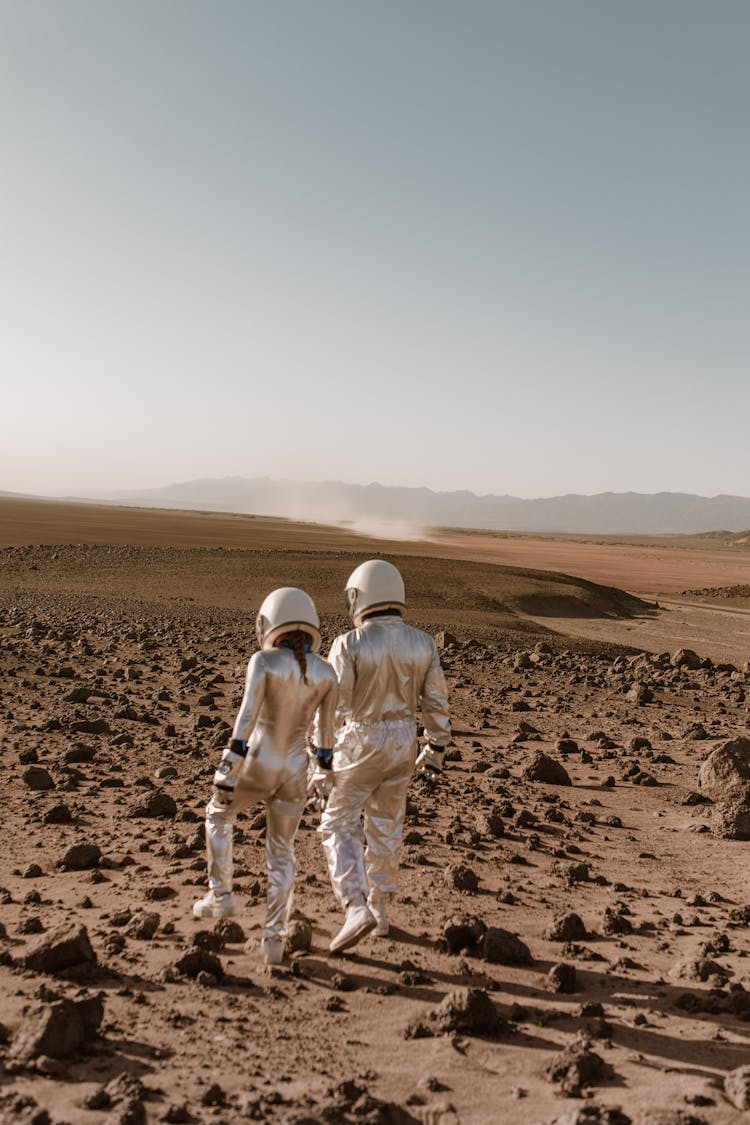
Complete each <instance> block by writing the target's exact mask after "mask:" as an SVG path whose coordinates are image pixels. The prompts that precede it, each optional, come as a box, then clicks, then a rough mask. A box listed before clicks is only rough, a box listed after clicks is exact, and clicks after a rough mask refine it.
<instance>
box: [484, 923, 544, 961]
mask: <svg viewBox="0 0 750 1125" xmlns="http://www.w3.org/2000/svg"><path fill="white" fill-rule="evenodd" d="M482 956H483V957H484V959H485V960H486V961H492V962H495V963H498V964H500V965H531V964H532V963H533V960H534V959H533V957H532V956H531V950H530V949H529V947H528V945H526V943H525V942H523V941H521V939H520V937H518V935H517V934H513V933H511V932H510V930H501V929H499V928H498V927H497V926H489V927H488V928H487V931H486V933H485V935H484V938H483V940H482Z"/></svg>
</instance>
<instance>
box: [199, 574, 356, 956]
mask: <svg viewBox="0 0 750 1125" xmlns="http://www.w3.org/2000/svg"><path fill="white" fill-rule="evenodd" d="M282 592H286V591H282ZM277 593H278V591H277ZM299 593H301V591H300V592H299ZM305 596H306V595H305ZM287 600H288V599H287ZM267 601H268V599H267ZM265 604H266V603H264V605H265ZM311 604H312V603H311ZM261 608H263V607H261ZM281 616H282V617H283V616H284V615H283V613H282V614H281ZM316 621H317V618H316ZM297 624H298V623H297ZM268 635H269V636H270V642H269V644H264V648H263V651H261V652H256V653H255V654H254V656H252V657H251V659H250V662H249V664H248V666H247V677H246V681H245V694H244V698H243V700H242V704H241V706H240V710H239V713H238V715H237V719H236V721H235V724H234V729H233V731H232V742H231V745H230V747H228V748H227V750H226V751H225V752H224V756H223V758H222V760H221V762H220V763H219V768H218V769H217V771H216V775H215V778H214V791H213V795H212V797H211V800H210V801H209V803H208V806H207V808H206V850H207V858H208V885H209V888H210V889H209V893H208V895H206V897H205V898H204V899H201V900H200V901H199V902H197V903H195V904H194V906H193V913H194V914H195V916H196V917H199V918H201V917H223V916H226V915H229V914H232V913H234V902H233V899H232V878H233V860H232V837H233V829H234V823H235V821H236V819H237V814H238V813H240V812H242V810H243V809H246V808H248V806H250V805H253V804H255V803H256V802H257V801H261V800H263V801H265V802H266V862H267V866H268V908H267V914H266V921H265V925H264V930H263V938H264V944H263V949H264V955H265V956H266V960H268V961H271V962H276V961H279V960H281V957H282V956H283V942H284V937H285V931H286V924H287V921H288V919H289V916H290V913H291V908H292V895H293V888H294V875H295V861H294V838H295V835H296V832H297V827H298V825H299V821H300V818H301V816H302V810H303V808H304V805H305V800H306V797H307V765H308V751H307V734H308V730H309V728H310V726H311V723H312V720H313V718H316V720H317V722H316V731H317V736H318V739H319V740H320V745H321V746H329V747H330V746H332V743H333V721H334V712H335V708H336V698H337V684H336V676H335V673H334V671H333V669H332V668H331V666H330V665H329V664H328V663H326V661H325V660H322V659H321V658H320V657H319V656H316V655H315V654H314V653H313V652H311V651H309V648H308V651H307V652H306V654H305V657H304V663H305V672H304V677H303V672H302V669H301V667H300V663H299V660H298V657H297V656H296V655H295V652H294V651H293V650H292V648H291V647H284V645H285V641H284V637H285V636H287V635H289V634H288V632H287V633H285V632H284V631H283V630H282V628H281V627H279V628H277V629H276V630H275V633H274V632H269V634H268ZM279 638H280V641H279ZM318 641H319V634H318ZM279 643H281V646H282V647H274V645H278V644H279ZM269 645H270V647H269ZM316 713H317V715H316Z"/></svg>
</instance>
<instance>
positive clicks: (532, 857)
mask: <svg viewBox="0 0 750 1125" xmlns="http://www.w3.org/2000/svg"><path fill="white" fill-rule="evenodd" d="M358 561H361V556H358V555H353V554H349V553H346V552H331V553H328V554H324V553H320V552H319V553H317V554H315V555H314V556H313V555H310V554H305V553H301V552H296V553H295V552H293V551H291V550H286V551H285V550H269V549H266V550H262V551H255V552H253V551H233V552H224V551H220V550H215V551H208V550H204V551H197V550H192V551H189V550H176V549H171V550H158V549H153V548H152V549H139V548H128V547H117V548H114V547H110V548H107V547H87V548H81V547H79V548H75V547H56V548H49V547H46V548H45V547H36V548H31V549H24V548H8V549H5V550H2V551H0V676H1V677H2V678H1V679H0V692H1V694H0V716H1V717H2V720H1V727H0V732H1V733H0V751H1V753H2V758H1V760H2V764H3V767H4V769H3V789H2V795H3V812H4V823H5V848H4V851H3V853H2V855H3V859H2V867H1V869H0V871H1V874H0V883H1V886H0V902H1V903H2V910H1V912H0V919H1V924H0V982H1V983H2V988H1V989H0V1024H1V1025H0V1040H1V1041H2V1046H0V1052H1V1055H0V1058H1V1059H2V1067H1V1068H0V1122H6V1121H7V1122H36V1123H38V1125H43V1123H44V1122H46V1121H51V1122H55V1123H57V1125H60V1123H62V1122H71V1123H79V1122H80V1123H82V1125H86V1123H89V1122H90V1123H94V1122H107V1123H109V1125H114V1123H120V1125H134V1123H138V1122H145V1121H148V1122H155V1121H167V1122H234V1121H242V1120H260V1121H273V1122H276V1121H278V1122H287V1123H289V1125H292V1123H294V1125H304V1123H312V1122H333V1123H336V1122H341V1123H344V1122H372V1123H375V1122H377V1123H381V1122H383V1123H386V1122H394V1123H407V1122H414V1121H416V1122H422V1123H425V1125H428V1123H434V1125H451V1123H455V1122H460V1123H462V1125H467V1123H473V1122H485V1121H507V1122H519V1123H527V1122H528V1123H537V1122H538V1123H543V1125H547V1123H551V1122H553V1121H557V1122H558V1123H570V1125H573V1123H576V1122H577V1123H579V1125H585V1123H589V1122H609V1123H619V1125H624V1123H626V1122H627V1121H632V1122H635V1123H637V1125H690V1123H691V1122H692V1123H700V1122H712V1123H713V1122H717V1123H718V1122H734V1121H741V1120H744V1119H745V1116H746V1115H745V1113H744V1112H743V1110H744V1109H745V1108H747V1107H748V1106H750V1070H749V1071H747V1072H744V1071H742V1070H741V1069H740V1068H743V1067H745V1066H746V1065H747V1064H748V1063H750V1033H749V1032H748V1026H749V1021H750V974H749V973H748V969H747V956H748V953H749V952H750V931H749V930H748V926H749V925H750V889H749V888H748V880H747V871H746V867H747V862H746V861H747V844H746V843H744V842H742V839H741V838H742V837H745V838H747V836H749V835H750V824H748V822H749V821H750V813H749V812H748V811H747V810H748V799H749V798H748V790H747V786H746V774H747V775H748V776H750V770H748V769H747V758H748V757H749V756H750V754H749V753H748V752H750V743H748V745H747V748H745V747H744V745H743V744H742V743H741V742H740V741H738V740H740V739H742V738H743V736H744V737H747V736H748V726H749V718H748V703H747V699H746V693H747V691H748V687H749V686H750V674H748V672H749V669H748V666H747V665H744V664H742V663H736V664H728V663H727V664H724V665H720V666H717V665H716V664H714V663H712V662H711V661H710V660H708V659H703V656H704V654H703V653H700V652H699V653H698V654H697V656H696V654H694V653H691V652H690V651H689V641H690V638H688V637H686V638H685V639H684V644H683V646H682V647H683V649H686V648H687V649H688V651H682V652H679V653H678V652H677V651H676V650H673V651H672V652H670V653H663V654H654V653H650V654H646V653H640V654H639V653H637V652H634V651H633V650H626V649H619V648H617V647H615V646H613V645H606V644H602V643H594V642H583V641H579V642H573V641H571V640H569V639H567V638H564V637H561V636H559V635H556V634H552V633H549V632H547V631H546V630H544V629H543V628H542V627H541V626H539V625H538V624H535V623H534V622H533V621H530V620H525V619H524V618H523V616H522V615H519V614H518V613H517V612H516V609H517V607H518V605H519V604H522V601H519V598H520V597H521V595H519V592H518V591H519V583H521V584H522V583H523V582H524V581H526V582H527V583H528V591H527V593H528V597H530V598H532V600H533V599H538V597H539V596H540V595H539V588H540V583H541V584H544V581H545V580H544V579H543V576H542V577H539V576H537V577H536V578H534V577H533V576H532V577H527V579H523V577H519V573H520V572H512V573H511V572H508V575H509V576H508V577H507V578H505V579H504V577H503V574H502V573H501V568H497V567H496V568H494V576H493V575H492V574H491V573H490V570H491V569H493V568H487V567H485V568H482V567H480V566H473V565H469V564H467V565H466V566H462V565H461V564H460V563H458V562H456V561H450V562H449V561H447V560H440V561H436V560H430V559H424V560H420V559H418V558H414V557H412V558H410V559H409V560H404V561H403V563H402V564H401V565H403V566H404V569H405V571H406V576H407V584H408V588H409V589H410V590H412V591H414V596H413V597H412V599H411V607H410V608H411V617H412V620H416V622H417V623H418V624H422V625H423V626H424V627H427V628H429V629H430V630H431V631H432V632H433V633H435V635H436V636H438V639H439V643H440V645H441V649H442V656H443V660H444V664H445V668H446V673H447V676H448V681H449V686H450V691H451V697H452V705H453V715H454V728H455V738H454V744H453V747H452V749H451V752H450V754H449V758H450V761H449V764H448V769H447V770H446V773H445V775H444V777H443V779H441V781H440V782H439V783H438V785H437V786H436V787H434V788H430V787H428V786H427V785H426V784H425V783H422V782H419V781H415V783H414V786H413V789H412V793H411V796H410V802H409V811H408V825H407V833H406V838H405V844H404V851H403V871H402V874H403V878H402V886H401V891H400V894H399V896H398V900H397V902H396V904H395V906H394V911H393V913H394V922H395V926H394V928H393V930H392V932H391V934H390V935H389V937H388V938H386V939H374V938H373V939H366V940H365V941H364V942H363V943H362V944H361V945H360V946H358V947H357V949H356V951H355V952H354V953H353V954H352V955H349V956H343V957H339V958H330V957H328V955H327V953H326V950H327V944H328V941H329V939H330V937H331V935H332V934H333V933H334V932H335V930H336V929H337V928H338V925H339V924H340V911H339V909H338V907H337V906H336V904H335V902H334V899H333V896H332V892H331V890H330V886H329V884H328V880H327V876H326V873H325V868H324V863H323V857H322V850H321V846H320V842H319V839H318V837H317V835H316V833H315V830H314V829H315V820H314V817H313V815H312V814H307V815H306V816H305V820H304V822H303V825H302V828H301V831H300V836H299V846H298V861H299V873H298V895H297V907H298V923H297V925H296V926H295V933H294V943H293V944H294V945H295V946H296V948H295V949H294V950H293V951H292V953H291V956H290V959H289V963H288V965H287V966H285V967H283V968H281V969H274V970H267V969H265V968H264V967H263V966H262V965H261V964H260V961H259V954H258V948H257V947H258V939H259V935H260V923H261V920H262V917H263V895H264V854H263V835H264V818H263V814H262V810H261V809H258V810H257V811H256V812H254V813H253V814H251V815H250V816H248V817H246V818H244V820H243V821H242V825H241V828H240V829H239V830H238V832H237V849H236V854H237V891H238V897H239V900H240V903H241V905H242V912H241V914H240V915H239V917H238V918H237V919H236V920H234V921H233V922H232V924H227V923H220V924H217V925H216V926H208V925H206V924H205V923H199V922H196V921H194V920H193V919H192V916H191V913H190V907H191V903H192V901H193V900H194V898H196V897H198V896H199V894H200V893H201V892H202V888H203V886H204V882H205V859H204V854H203V847H204V845H203V834H202V819H203V816H202V814H203V807H204V804H205V801H206V798H207V796H208V793H209V788H210V780H211V776H212V773H213V768H214V763H215V761H216V759H217V757H218V754H219V750H220V748H221V747H222V746H223V745H224V743H225V740H226V738H227V734H228V731H229V728H230V726H231V723H232V721H233V719H234V714H235V710H236V707H237V704H238V702H239V699H240V696H241V692H242V681H243V674H244V667H245V663H246V661H247V658H248V656H249V655H250V652H251V651H252V649H253V645H252V640H251V637H252V614H251V612H250V609H249V607H250V606H251V605H254V604H255V605H257V604H258V600H259V596H262V594H263V593H265V592H267V590H268V589H270V588H272V587H273V586H274V585H279V584H300V585H305V586H306V587H307V588H308V589H309V590H310V592H311V593H313V594H314V595H315V596H316V598H317V599H318V601H319V605H320V607H321V609H322V611H323V613H324V614H325V620H324V633H325V636H326V640H330V639H331V637H332V636H333V635H334V634H335V632H336V631H337V630H339V629H340V628H342V627H344V626H345V619H344V618H343V617H342V616H341V615H340V606H341V587H342V585H343V578H345V576H346V574H348V573H349V571H350V570H351V569H352V566H353V565H354V564H355V563H356V562H358ZM504 583H505V584H504ZM548 586H549V591H548V593H549V596H550V597H551V598H553V599H554V598H557V597H559V596H561V595H560V578H559V576H557V577H555V578H552V579H550V580H549V582H548ZM504 590H505V591H506V593H504V592H503V591H504ZM506 595H507V596H506ZM566 596H571V597H574V598H576V599H579V600H583V601H585V602H586V604H587V605H588V606H589V608H590V610H591V612H592V613H599V614H601V615H606V614H607V613H611V614H612V615H613V617H615V616H618V615H619V616H621V617H622V616H623V615H627V614H628V613H629V612H635V611H636V609H637V607H636V606H635V603H634V600H630V599H628V597H627V596H626V595H619V594H617V593H616V592H613V591H606V590H602V588H596V587H592V585H591V584H590V583H589V584H579V585H578V586H577V587H575V589H572V588H571V590H568V591H567V592H566ZM464 605H468V606H469V611H468V613H467V612H465V611H464V610H463V606H464ZM514 607H515V608H514ZM728 742H733V743H734V746H733V748H730V750H728V751H725V752H723V754H720V755H718V757H714V758H713V759H712V765H710V766H704V768H703V770H702V772H701V771H700V768H701V765H702V764H703V763H704V762H705V760H706V759H707V758H708V757H709V755H711V754H712V752H714V751H715V750H716V748H720V747H723V746H724V745H725V744H726V743H728ZM737 836H739V837H741V838H740V839H737V838H732V837H737ZM746 989H748V991H746ZM728 1076H729V1077H728Z"/></svg>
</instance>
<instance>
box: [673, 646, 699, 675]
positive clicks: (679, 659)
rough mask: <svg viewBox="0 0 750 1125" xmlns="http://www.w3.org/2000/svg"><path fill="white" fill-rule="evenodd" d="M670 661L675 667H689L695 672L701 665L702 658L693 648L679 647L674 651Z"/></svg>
mask: <svg viewBox="0 0 750 1125" xmlns="http://www.w3.org/2000/svg"><path fill="white" fill-rule="evenodd" d="M669 663H670V664H671V665H672V667H673V668H689V669H690V671H691V672H695V671H697V670H698V668H700V666H701V658H700V656H698V653H697V652H693V650H692V649H691V648H678V649H677V651H676V652H674V653H672V656H671V658H670V661H669Z"/></svg>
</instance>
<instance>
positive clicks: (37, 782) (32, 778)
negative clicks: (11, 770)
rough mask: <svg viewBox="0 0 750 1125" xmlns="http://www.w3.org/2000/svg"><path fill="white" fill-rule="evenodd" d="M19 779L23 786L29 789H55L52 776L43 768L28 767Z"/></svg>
mask: <svg viewBox="0 0 750 1125" xmlns="http://www.w3.org/2000/svg"><path fill="white" fill-rule="evenodd" d="M21 779H22V781H23V783H24V785H27V786H28V787H29V789H38V790H40V791H43V790H45V789H54V788H55V783H54V781H53V780H52V775H51V773H50V772H49V770H46V769H45V768H44V766H29V767H28V769H25V770H24V771H23V773H22V774H21Z"/></svg>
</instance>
